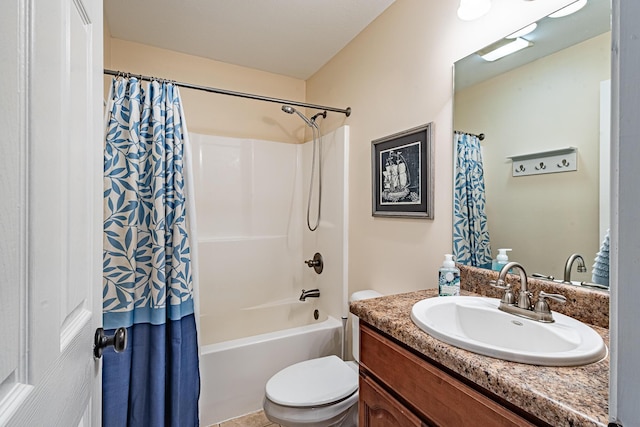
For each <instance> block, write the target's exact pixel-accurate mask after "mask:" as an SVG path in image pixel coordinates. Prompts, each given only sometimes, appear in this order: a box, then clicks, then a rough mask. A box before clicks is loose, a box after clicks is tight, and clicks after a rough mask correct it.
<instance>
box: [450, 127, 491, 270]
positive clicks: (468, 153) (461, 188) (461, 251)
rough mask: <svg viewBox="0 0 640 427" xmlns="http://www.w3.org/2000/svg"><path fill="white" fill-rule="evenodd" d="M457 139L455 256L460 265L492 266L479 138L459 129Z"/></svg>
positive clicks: (454, 218)
mask: <svg viewBox="0 0 640 427" xmlns="http://www.w3.org/2000/svg"><path fill="white" fill-rule="evenodd" d="M454 139H455V145H456V167H455V188H454V197H453V255H454V257H455V259H456V261H457V262H459V263H461V264H464V265H471V266H474V267H484V268H490V267H491V247H490V245H489V229H488V227H487V215H486V212H485V204H486V201H485V186H484V169H483V166H482V152H481V149H480V140H479V139H478V137H477V136H475V135H470V134H466V133H460V132H456V133H455V138H454Z"/></svg>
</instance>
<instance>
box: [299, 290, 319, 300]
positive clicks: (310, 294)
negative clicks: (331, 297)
mask: <svg viewBox="0 0 640 427" xmlns="http://www.w3.org/2000/svg"><path fill="white" fill-rule="evenodd" d="M307 298H320V289H309V290H308V291H305V290H304V289H303V290H302V294H301V295H300V301H306V300H307Z"/></svg>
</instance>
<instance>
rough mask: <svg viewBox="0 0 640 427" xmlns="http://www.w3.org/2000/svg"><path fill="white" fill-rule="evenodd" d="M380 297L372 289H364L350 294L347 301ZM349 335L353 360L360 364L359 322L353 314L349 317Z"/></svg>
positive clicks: (378, 293)
mask: <svg viewBox="0 0 640 427" xmlns="http://www.w3.org/2000/svg"><path fill="white" fill-rule="evenodd" d="M381 296H383V295H382V294H381V293H380V292H377V291H374V290H372V289H366V290H364V291H358V292H354V293H352V294H351V298H349V301H350V302H351V301H360V300H363V299H369V298H378V297H381ZM351 334H352V341H351V351H352V353H353V359H354V360H355V361H356V362H360V322H359V320H358V316H356V315H354V314H352V315H351Z"/></svg>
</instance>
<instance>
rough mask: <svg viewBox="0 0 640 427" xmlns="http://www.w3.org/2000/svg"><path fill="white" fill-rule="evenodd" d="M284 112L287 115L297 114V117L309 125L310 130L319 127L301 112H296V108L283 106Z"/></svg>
mask: <svg viewBox="0 0 640 427" xmlns="http://www.w3.org/2000/svg"><path fill="white" fill-rule="evenodd" d="M282 111H284V112H285V113H287V114H293V113H296V114H297V115H299V116H300V118H301V119H302V120H304V122H305V123H306V124H307V126H309V127H310V128H316V129H317V127H318V125H316V123H315V122H314V121H311V120H309V119H307V117H306V116H305V115H304V114H302V113H301V112H300V111H298V110H296V109H295V108H293V107H292V106H291V105H283V106H282Z"/></svg>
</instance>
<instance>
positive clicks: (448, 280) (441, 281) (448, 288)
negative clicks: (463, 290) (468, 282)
mask: <svg viewBox="0 0 640 427" xmlns="http://www.w3.org/2000/svg"><path fill="white" fill-rule="evenodd" d="M438 295H440V296H441V297H443V296H454V295H460V270H458V269H457V268H456V264H455V262H453V255H451V254H446V255H445V256H444V262H443V263H442V267H440V270H439V272H438Z"/></svg>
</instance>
